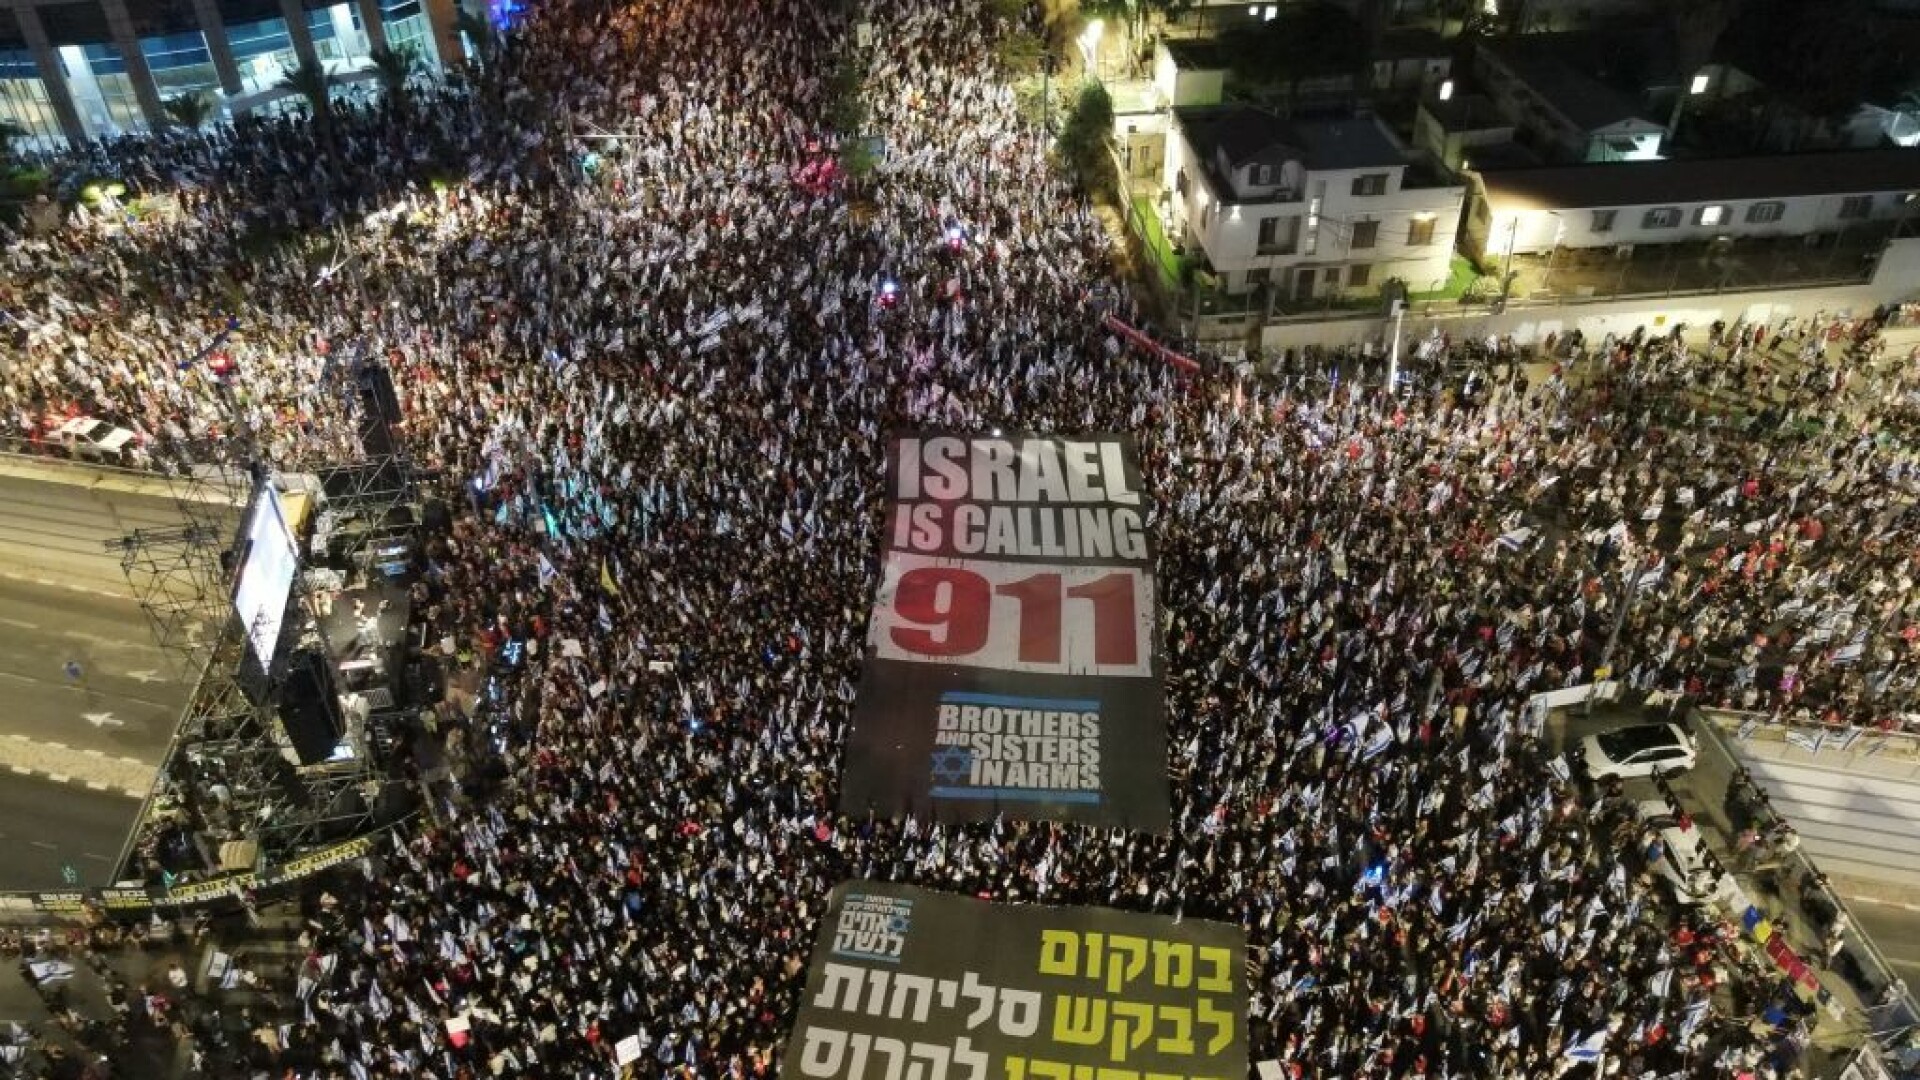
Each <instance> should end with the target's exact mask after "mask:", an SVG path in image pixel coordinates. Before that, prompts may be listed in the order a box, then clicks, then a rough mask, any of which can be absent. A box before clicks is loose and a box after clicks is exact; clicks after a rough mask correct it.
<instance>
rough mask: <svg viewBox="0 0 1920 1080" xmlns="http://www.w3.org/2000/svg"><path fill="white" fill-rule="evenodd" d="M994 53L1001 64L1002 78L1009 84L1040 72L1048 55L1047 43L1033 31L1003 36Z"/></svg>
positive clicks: (1019, 31) (1016, 31) (1021, 31)
mask: <svg viewBox="0 0 1920 1080" xmlns="http://www.w3.org/2000/svg"><path fill="white" fill-rule="evenodd" d="M993 51H994V58H995V59H996V60H997V61H998V62H999V64H1000V75H1001V77H1002V78H1004V79H1006V80H1007V81H1008V82H1017V81H1019V80H1020V79H1024V78H1026V77H1027V76H1029V75H1032V74H1034V73H1035V72H1037V71H1039V70H1040V59H1041V58H1042V57H1043V56H1045V55H1046V52H1047V43H1046V42H1045V41H1044V40H1042V39H1041V37H1040V35H1039V34H1036V33H1034V32H1033V31H1031V30H1015V31H1013V32H1012V33H1009V34H1004V35H1002V36H1001V38H1000V40H999V42H997V43H996V44H995V45H994V47H993Z"/></svg>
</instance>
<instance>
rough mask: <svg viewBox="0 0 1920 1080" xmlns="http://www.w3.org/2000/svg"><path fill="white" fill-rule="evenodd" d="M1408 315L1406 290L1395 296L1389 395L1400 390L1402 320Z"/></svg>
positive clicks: (1389, 367)
mask: <svg viewBox="0 0 1920 1080" xmlns="http://www.w3.org/2000/svg"><path fill="white" fill-rule="evenodd" d="M1406 316H1407V298H1406V295H1405V290H1402V293H1401V295H1399V296H1396V297H1394V298H1393V345H1392V346H1391V347H1390V348H1389V349H1388V350H1387V396H1388V397H1392V396H1394V395H1395V394H1396V393H1398V392H1399V390H1400V321H1401V320H1402V319H1404V318H1406Z"/></svg>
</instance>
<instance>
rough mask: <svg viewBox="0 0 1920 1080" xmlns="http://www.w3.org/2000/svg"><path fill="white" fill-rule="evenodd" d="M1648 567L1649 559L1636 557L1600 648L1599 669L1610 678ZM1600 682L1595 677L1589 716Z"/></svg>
mask: <svg viewBox="0 0 1920 1080" xmlns="http://www.w3.org/2000/svg"><path fill="white" fill-rule="evenodd" d="M1647 569H1648V567H1647V560H1645V559H1636V560H1634V567H1633V572H1632V573H1631V574H1628V575H1627V576H1626V578H1625V581H1626V586H1627V588H1626V591H1625V592H1624V593H1623V594H1622V595H1621V597H1620V610H1618V611H1616V612H1614V613H1613V629H1612V630H1609V631H1608V632H1607V643H1606V644H1605V645H1603V646H1601V648H1600V667H1599V669H1598V670H1599V671H1604V672H1606V673H1607V677H1608V678H1612V676H1613V647H1614V645H1616V644H1618V643H1619V641H1620V628H1621V627H1622V626H1624V625H1625V624H1626V621H1627V609H1628V608H1629V607H1631V606H1632V605H1633V600H1634V597H1636V596H1638V595H1639V594H1640V579H1641V578H1642V577H1643V576H1645V574H1646V572H1647ZM1600 682H1601V680H1599V679H1595V680H1594V683H1593V691H1592V692H1591V693H1589V694H1588V695H1587V712H1586V715H1588V716H1592V715H1593V700H1594V699H1595V698H1597V697H1599V696H1600Z"/></svg>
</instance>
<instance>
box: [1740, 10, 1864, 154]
mask: <svg viewBox="0 0 1920 1080" xmlns="http://www.w3.org/2000/svg"><path fill="white" fill-rule="evenodd" d="M1742 14H1743V15H1744V16H1745V17H1743V18H1741V19H1739V20H1738V21H1737V22H1734V23H1732V24H1731V25H1730V26H1728V27H1727V28H1726V31H1725V35H1724V38H1723V39H1722V40H1723V41H1724V49H1723V51H1724V52H1725V54H1726V56H1727V57H1728V59H1729V60H1730V61H1732V62H1733V63H1734V64H1736V65H1738V66H1739V68H1740V69H1741V70H1742V71H1745V72H1747V73H1748V74H1750V75H1752V76H1753V77H1754V78H1756V79H1759V80H1760V81H1761V82H1762V83H1764V84H1765V85H1766V87H1767V89H1768V91H1770V92H1771V94H1772V95H1774V96H1776V98H1783V99H1784V101H1776V104H1775V105H1774V106H1773V107H1771V108H1770V109H1769V110H1768V111H1769V112H1770V113H1771V114H1772V115H1770V116H1769V118H1768V123H1767V125H1766V127H1767V128H1769V129H1775V130H1777V129H1780V128H1782V127H1784V128H1786V129H1788V130H1792V129H1796V128H1799V127H1800V126H1801V125H1798V124H1795V123H1793V122H1792V121H1791V119H1790V118H1788V117H1786V116H1783V115H1781V113H1782V111H1783V110H1782V106H1784V105H1787V104H1791V105H1792V106H1793V107H1794V108H1796V109H1798V110H1799V111H1801V112H1803V113H1804V114H1806V115H1807V116H1809V117H1811V118H1813V119H1814V120H1816V121H1818V120H1828V121H1831V120H1838V119H1841V118H1843V117H1845V116H1848V115H1850V114H1851V113H1852V112H1853V111H1854V110H1855V109H1857V108H1859V106H1860V104H1861V103H1862V102H1864V101H1868V100H1871V99H1872V98H1874V97H1875V96H1876V95H1879V94H1880V93H1882V92H1884V91H1885V90H1886V89H1888V85H1889V81H1890V77H1898V76H1899V75H1900V74H1902V73H1900V72H1898V71H1897V70H1896V69H1897V68H1898V67H1899V66H1900V65H1899V64H1898V63H1897V61H1896V60H1895V57H1894V54H1893V53H1892V51H1891V49H1892V35H1890V34H1888V33H1887V28H1886V27H1885V26H1884V25H1883V17H1882V16H1881V15H1880V13H1879V12H1878V11H1877V10H1875V8H1874V5H1873V0H1829V2H1827V3H1821V4H1807V3H1804V2H1802V0H1750V3H1749V4H1748V5H1746V8H1745V10H1744V11H1743V12H1742Z"/></svg>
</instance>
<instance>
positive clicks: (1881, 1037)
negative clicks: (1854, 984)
mask: <svg viewBox="0 0 1920 1080" xmlns="http://www.w3.org/2000/svg"><path fill="white" fill-rule="evenodd" d="M1715 714H1720V715H1719V716H1718V717H1716V715H1715ZM1727 714H1728V711H1727V710H1722V709H1715V710H1705V709H1697V710H1695V712H1694V715H1695V717H1696V718H1697V719H1698V720H1699V721H1700V722H1698V723H1695V724H1693V725H1692V728H1693V730H1694V731H1695V732H1696V734H1697V738H1696V742H1697V744H1698V746H1699V748H1700V750H1701V752H1702V753H1703V754H1712V755H1713V756H1714V757H1715V758H1716V759H1717V760H1718V762H1719V764H1720V765H1721V767H1722V768H1723V769H1724V770H1725V772H1726V774H1727V775H1728V776H1732V775H1733V774H1734V773H1735V772H1737V771H1738V770H1739V769H1741V768H1743V767H1744V766H1743V764H1742V763H1741V760H1740V756H1739V754H1738V753H1736V752H1735V750H1734V746H1733V742H1732V737H1731V736H1730V735H1729V733H1728V732H1727V731H1726V730H1725V728H1724V727H1723V726H1722V723H1723V720H1724V718H1725V716H1726V715H1727ZM1760 813H1761V814H1762V815H1763V816H1765V815H1770V814H1771V810H1770V809H1768V808H1762V809H1761V811H1760ZM1772 823H1773V822H1772V821H1769V820H1762V821H1758V822H1756V826H1757V827H1758V826H1763V825H1770V824H1772ZM1788 824H1792V823H1791V822H1788ZM1762 831H1764V829H1763V830H1762ZM1783 861H1784V862H1785V863H1786V870H1787V872H1788V873H1787V877H1786V879H1785V880H1792V881H1796V882H1809V881H1811V882H1812V884H1810V885H1808V886H1807V887H1808V888H1810V889H1813V890H1815V891H1817V892H1818V893H1819V895H1820V896H1821V898H1822V899H1823V900H1824V901H1825V902H1826V903H1827V904H1829V905H1831V906H1832V909H1833V910H1834V911H1837V912H1839V913H1841V914H1842V915H1844V916H1845V917H1846V920H1847V923H1848V925H1850V926H1852V927H1853V928H1854V930H1853V932H1852V933H1851V934H1849V935H1848V937H1847V944H1846V948H1845V952H1846V954H1849V955H1850V956H1851V957H1852V960H1853V962H1854V963H1855V964H1856V965H1858V967H1859V968H1860V970H1861V971H1862V972H1863V973H1865V975H1866V976H1867V978H1868V979H1870V980H1871V985H1872V986H1873V987H1874V988H1876V989H1875V990H1874V991H1873V992H1869V993H1866V994H1862V995H1861V1006H1862V1016H1861V1020H1862V1027H1863V1031H1862V1034H1863V1035H1865V1036H1870V1037H1871V1038H1870V1040H1869V1042H1871V1043H1877V1044H1880V1045H1882V1046H1885V1047H1891V1046H1893V1045H1894V1044H1895V1043H1897V1042H1898V1041H1900V1040H1901V1039H1904V1038H1905V1037H1906V1036H1907V1035H1908V1034H1909V1033H1911V1032H1912V1031H1914V1029H1915V1028H1916V1026H1920V1002H1917V1001H1916V1000H1915V998H1914V994H1913V990H1912V988H1911V987H1908V986H1907V985H1906V984H1905V983H1904V982H1903V981H1902V980H1901V979H1900V977H1899V975H1898V974H1896V973H1895V972H1894V970H1893V965H1892V964H1891V963H1890V962H1888V960H1887V956H1886V954H1885V953H1883V952H1881V951H1880V947H1879V946H1877V945H1875V944H1874V942H1873V940H1872V939H1871V938H1869V937H1867V936H1866V934H1865V932H1864V931H1862V930H1860V927H1861V926H1862V925H1863V924H1862V923H1861V922H1860V920H1859V919H1858V918H1856V917H1855V915H1854V912H1853V910H1852V908H1850V907H1849V906H1848V905H1847V902H1846V901H1845V900H1843V899H1842V898H1841V897H1840V894H1838V893H1836V892H1834V891H1833V889H1832V887H1831V886H1828V885H1826V884H1823V883H1821V881H1822V879H1820V878H1819V876H1818V875H1819V873H1820V870H1819V867H1818V866H1816V865H1815V864H1814V862H1813V860H1812V858H1811V857H1809V856H1808V855H1807V853H1806V852H1805V851H1804V850H1801V849H1798V848H1796V849H1794V850H1793V851H1791V852H1788V853H1786V854H1785V855H1784V856H1783ZM1866 1075H1875V1074H1872V1073H1868V1074H1866Z"/></svg>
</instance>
